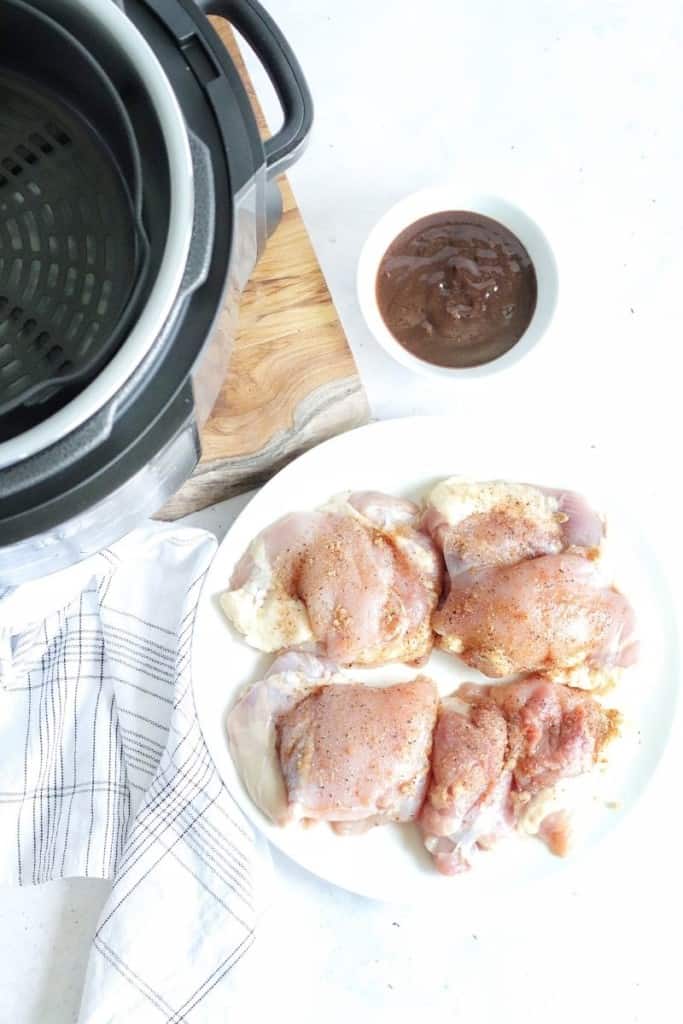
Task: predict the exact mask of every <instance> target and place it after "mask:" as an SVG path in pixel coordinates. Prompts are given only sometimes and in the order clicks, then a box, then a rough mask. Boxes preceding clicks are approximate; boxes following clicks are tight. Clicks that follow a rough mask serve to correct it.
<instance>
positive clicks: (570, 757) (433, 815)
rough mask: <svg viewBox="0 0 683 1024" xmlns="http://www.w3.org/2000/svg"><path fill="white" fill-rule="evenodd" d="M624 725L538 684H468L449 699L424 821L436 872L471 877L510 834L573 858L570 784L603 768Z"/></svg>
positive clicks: (570, 692)
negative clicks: (528, 836)
mask: <svg viewBox="0 0 683 1024" xmlns="http://www.w3.org/2000/svg"><path fill="white" fill-rule="evenodd" d="M618 727H619V715H618V713H617V712H616V711H614V710H612V709H607V708H604V707H603V706H602V705H601V704H599V703H598V702H597V701H596V700H595V699H594V698H593V697H591V696H590V695H589V694H587V693H585V692H584V691H582V690H576V689H572V688H570V687H568V686H557V685H555V684H553V683H548V682H547V681H546V680H544V679H543V678H542V677H539V676H530V677H528V678H527V679H525V680H523V681H521V682H518V683H508V684H503V685H500V686H477V685H474V684H468V685H466V686H463V687H461V688H460V690H459V691H458V692H457V694H455V695H454V696H452V697H449V698H448V699H446V700H445V701H443V702H442V703H441V706H440V708H439V714H438V721H437V726H436V730H435V734H434V746H433V751H432V779H431V782H430V786H429V790H428V793H427V799H426V801H425V804H424V807H423V810H422V813H421V815H420V826H421V828H422V831H423V835H424V842H425V846H426V847H427V849H428V850H429V851H430V852H431V853H432V856H433V857H434V862H435V865H436V867H437V868H438V870H439V871H441V872H442V873H443V874H457V873H458V872H460V871H463V870H466V869H467V868H468V867H469V866H470V864H471V861H472V857H473V855H474V854H475V852H476V850H477V848H487V847H489V846H490V845H491V844H492V843H493V842H494V841H495V840H496V839H497V838H498V837H500V836H501V835H503V834H504V833H505V832H506V831H509V830H510V829H511V828H513V827H517V828H519V829H521V830H523V831H527V832H530V833H532V834H536V835H538V836H539V837H540V838H541V839H542V840H543V841H544V842H545V843H546V844H547V845H548V847H549V849H550V850H551V851H552V852H553V853H556V854H560V855H562V854H564V853H566V851H567V847H568V843H569V833H570V826H571V817H570V813H569V812H570V809H571V800H572V792H571V785H570V783H571V781H572V780H576V779H578V778H579V777H580V776H584V775H585V774H586V773H588V772H589V771H590V770H591V769H592V768H593V766H594V765H595V763H596V762H598V761H599V760H600V758H601V757H602V754H603V751H604V748H605V747H606V745H607V744H608V743H609V742H610V741H611V740H612V739H613V738H614V737H615V736H616V735H617V732H618Z"/></svg>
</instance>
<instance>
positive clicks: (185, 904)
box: [0, 524, 255, 1024]
mask: <svg viewBox="0 0 683 1024" xmlns="http://www.w3.org/2000/svg"><path fill="white" fill-rule="evenodd" d="M215 546H216V545H215V540H214V538H213V537H212V536H211V535H209V534H207V533H205V532H203V531H199V530H194V529H189V528H177V527H173V526H162V525H158V524H150V525H148V526H144V527H142V528H141V529H139V530H136V531H134V533H132V534H130V535H129V536H128V537H127V538H125V539H124V540H123V541H121V542H119V543H118V544H116V545H114V546H113V547H111V548H109V549H107V550H105V551H102V552H101V553H100V554H98V555H96V556H94V557H92V558H90V559H88V560H87V561H86V562H84V563H81V564H80V565H78V566H75V567H73V568H71V569H68V570H65V571H63V572H60V573H57V574H55V575H53V576H50V577H47V578H46V579H44V580H41V581H38V582H34V583H30V584H26V585H25V586H22V587H19V588H16V589H5V590H4V591H3V590H2V589H0V685H1V688H0V749H1V750H2V755H1V761H0V880H2V881H4V882H10V883H16V884H18V885H32V884H36V883H40V882H45V881H47V880H49V879H54V878H64V877H67V876H72V875H81V876H87V877H97V878H110V879H113V888H112V892H111V896H110V898H109V900H108V902H107V904H106V905H105V908H104V910H103V912H102V916H101V919H100V921H99V924H98V928H97V932H96V935H95V938H94V942H93V947H92V950H91V954H90V959H89V964H88V970H87V975H86V982H85V988H84V993H83V999H82V1004H81V1015H80V1020H81V1022H87V1024H104V1022H118V1021H127V1022H131V1024H136V1022H144V1024H153V1022H154V1021H165V1022H167V1024H181V1022H196V1021H218V1020H224V1019H226V1014H227V1013H228V1012H229V1010H230V1006H231V999H230V992H231V988H232V986H231V981H233V980H234V977H235V975H234V974H231V972H233V969H234V968H235V966H236V965H237V964H238V962H239V961H240V959H241V958H242V957H243V956H244V954H245V952H246V951H247V949H248V948H249V946H250V945H251V942H252V939H253V935H254V923H255V911H254V899H253V868H254V860H255V847H254V839H253V835H252V832H251V829H250V827H249V826H248V825H247V823H246V821H245V819H244V818H243V816H242V814H241V813H240V811H239V809H238V807H237V806H236V804H235V803H234V801H233V799H232V798H231V796H230V793H229V792H228V790H227V789H226V788H225V787H224V786H223V784H222V783H221V781H220V779H219V777H218V775H217V773H216V770H215V768H214V766H213V763H212V761H211V758H210V756H209V753H208V751H207V748H206V746H205V744H204V740H203V738H202V734H201V731H200V728H199V724H198V722H197V717H196V713H195V707H194V699H193V693H192V685H191V678H190V663H191V646H192V626H193V622H194V616H195V611H196V607H197V601H198V597H199V592H200V588H201V584H202V579H203V577H204V575H205V573H206V570H207V568H208V566H209V563H210V561H211V559H212V557H213V553H214V551H215ZM223 668H224V667H223V666H216V680H215V683H216V685H220V675H221V671H223Z"/></svg>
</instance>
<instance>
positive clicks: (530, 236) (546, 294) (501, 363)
mask: <svg viewBox="0 0 683 1024" xmlns="http://www.w3.org/2000/svg"><path fill="white" fill-rule="evenodd" d="M445 210H469V211H471V212H473V213H481V214H483V215H484V216H486V217H491V218H492V219H493V220H497V221H499V222H500V223H501V224H504V225H505V227H507V228H509V230H510V231H512V233H513V234H514V235H516V236H517V238H518V239H519V240H520V242H521V243H522V245H523V246H524V248H525V249H526V250H527V252H528V253H529V256H530V258H531V262H532V263H533V265H534V269H535V271H536V281H537V285H538V297H537V300H536V309H535V310H534V315H533V316H532V318H531V321H530V323H529V326H528V327H527V329H526V331H525V332H524V334H523V335H522V337H521V338H520V339H519V341H518V342H517V344H516V345H513V346H512V348H510V349H508V351H507V352H504V353H503V354H502V355H500V356H498V358H497V359H492V360H491V361H490V362H488V363H482V364H481V365H480V366H468V367H458V366H435V365H434V363H429V362H427V360H425V359H420V358H419V357H418V356H415V355H413V354H412V352H408V350H407V349H405V348H404V347H403V345H401V344H400V343H399V342H398V341H397V340H396V338H395V337H394V336H393V334H392V333H391V331H390V330H389V328H388V327H387V325H386V324H385V323H384V320H383V319H382V314H381V313H380V311H379V306H378V305H377V291H376V287H377V272H378V270H379V266H380V263H381V262H382V257H383V256H384V254H385V252H386V251H387V249H388V248H389V246H390V245H391V243H392V242H393V241H394V239H395V238H396V237H397V235H399V234H400V233H401V231H403V230H404V229H405V228H407V227H409V226H410V225H411V224H414V223H415V221H416V220H420V218H421V217H427V216H428V215H429V214H432V213H440V212H442V211H445ZM357 288H358V301H359V303H360V307H361V310H362V311H363V316H364V317H365V320H366V323H367V325H368V327H369V328H370V330H371V331H372V333H373V335H374V336H375V338H376V340H377V341H378V342H379V344H380V345H381V346H382V348H383V349H384V350H385V351H386V352H388V353H389V355H390V356H392V357H393V358H394V359H396V360H397V361H398V362H399V363H402V364H403V365H404V366H407V367H408V369H410V370H415V371H416V372H417V373H422V374H424V375H425V376H428V377H440V378H451V379H465V378H468V377H484V376H487V375H488V374H491V373H497V372H498V371H499V370H504V369H507V368H508V367H509V366H512V365H513V364H514V363H517V362H519V360H520V359H521V358H522V357H523V356H524V355H526V353H527V352H528V351H529V350H530V349H532V348H533V347H534V345H536V344H537V343H538V342H539V341H540V339H541V337H542V336H543V334H544V333H545V332H546V331H547V329H548V326H549V324H550V321H551V320H552V317H553V313H554V311H555V306H556V304H557V266H556V264H555V258H554V256H553V252H552V249H551V248H550V245H549V244H548V242H547V240H546V238H545V236H544V235H543V232H542V231H541V229H540V228H539V227H538V225H537V224H536V223H535V222H534V221H533V220H532V219H531V217H529V216H528V215H527V214H526V213H525V212H524V211H523V210H521V209H520V208H519V207H517V206H515V205H513V204H512V203H510V202H508V201H507V200H506V199H502V198H500V197H499V196H494V195H487V194H478V193H468V192H463V191H462V190H459V189H458V188H457V187H456V186H443V187H440V188H430V189H424V190H423V191H421V192H415V193H414V194H413V195H410V196H406V198H405V199H401V200H400V202H398V203H396V205H395V206H392V207H391V209H390V210H389V211H388V212H387V213H385V214H384V216H383V217H382V219H381V220H380V221H379V222H378V223H377V224H376V225H375V227H374V228H373V229H372V231H371V232H370V234H369V235H368V238H367V240H366V242H365V245H364V246H363V250H362V252H361V255H360V261H359V263H358V278H357Z"/></svg>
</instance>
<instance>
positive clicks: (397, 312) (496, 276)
mask: <svg viewBox="0 0 683 1024" xmlns="http://www.w3.org/2000/svg"><path fill="white" fill-rule="evenodd" d="M376 287H377V303H378V305H379V310H380V313H381V314H382V318H383V320H384V322H385V324H386V325H387V327H388V328H389V330H390V331H391V333H392V334H393V336H394V337H395V338H396V340H397V341H398V342H399V343H400V344H401V345H402V346H403V347H404V348H405V349H407V350H408V351H409V352H412V353H413V355H416V356H418V357H419V358H420V359H425V360H427V362H430V363H434V364H435V365H437V366H458V367H466V366H479V365H481V364H482V363H488V362H490V361H491V360H492V359H496V358H497V357H498V356H500V355H502V354H503V353H504V352H507V351H508V349H510V348H512V346H513V345H515V344H516V343H517V342H518V341H519V339H520V338H521V337H522V335H523V334H524V332H525V330H526V329H527V327H528V326H529V322H530V321H531V318H532V316H533V314H534V309H535V308H536V273H535V271H534V267H533V264H532V262H531V260H530V258H529V254H528V252H527V251H526V249H525V248H524V246H523V245H522V243H521V242H520V241H519V239H518V238H516V237H515V235H513V234H512V232H511V231H509V230H508V229H507V228H506V227H504V226H503V225H502V224H499V223H498V222H497V221H495V220H491V218H490V217H484V216H482V215H481V214H478V213H469V212H467V211H462V210H457V211H444V212H443V213H434V214H431V215H430V216H428V217H423V218H421V220H418V221H416V222H415V223H414V224H411V225H410V227H408V228H406V229H405V230H404V231H402V232H401V234H400V235H399V236H398V237H397V238H395V239H394V241H393V242H392V243H391V245H390V246H389V248H388V249H387V251H386V253H385V254H384V256H383V257H382V262H381V263H380V267H379V271H378V274H377V286H376Z"/></svg>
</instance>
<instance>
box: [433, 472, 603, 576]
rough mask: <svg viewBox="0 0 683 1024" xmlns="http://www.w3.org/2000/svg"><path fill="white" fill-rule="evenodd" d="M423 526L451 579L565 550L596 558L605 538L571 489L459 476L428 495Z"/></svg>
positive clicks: (595, 518) (599, 523) (597, 519)
mask: <svg viewBox="0 0 683 1024" xmlns="http://www.w3.org/2000/svg"><path fill="white" fill-rule="evenodd" d="M423 526H424V528H425V529H426V530H427V532H428V533H429V534H430V535H431V536H432V537H433V538H434V540H435V541H436V543H437V545H438V547H439V548H440V549H441V551H443V554H444V558H445V561H446V567H447V569H448V572H449V575H450V577H451V578H453V577H454V576H455V575H456V574H457V573H459V572H462V571H463V570H466V569H472V568H480V567H482V566H499V565H514V564H515V563H516V562H521V561H522V560H523V559H525V558H534V557H536V556H537V555H556V554H559V553H560V552H561V551H566V550H568V549H581V550H582V551H583V552H584V553H588V554H589V555H594V554H595V553H597V551H598V550H599V548H600V544H601V542H602V539H603V536H604V523H603V521H602V519H601V518H600V516H599V515H598V514H597V512H594V511H593V509H592V508H590V506H589V505H588V504H587V502H586V500H585V498H582V497H581V495H579V494H575V493H574V492H573V491H561V490H556V489H550V488H547V487H533V486H531V485H529V484H515V483H505V482H504V481H499V480H494V481H490V482H484V483H475V482H472V481H469V480H464V479H462V478H460V477H450V478H449V479H448V480H443V481H442V482H441V483H440V484H437V486H436V487H435V488H434V489H433V490H432V491H431V493H430V495H429V497H428V499H427V507H426V510H425V513H424V517H423Z"/></svg>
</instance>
